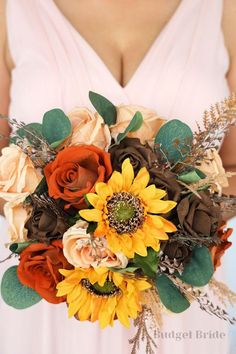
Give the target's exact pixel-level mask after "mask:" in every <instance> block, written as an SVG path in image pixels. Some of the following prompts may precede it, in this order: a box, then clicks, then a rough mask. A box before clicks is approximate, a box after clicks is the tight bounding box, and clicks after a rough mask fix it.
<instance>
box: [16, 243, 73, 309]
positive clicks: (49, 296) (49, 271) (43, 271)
mask: <svg viewBox="0 0 236 354" xmlns="http://www.w3.org/2000/svg"><path fill="white" fill-rule="evenodd" d="M71 268H72V267H71V265H70V264H69V263H68V262H67V260H66V258H65V257H64V255H63V251H62V242H61V241H60V240H56V241H53V242H52V243H51V245H49V246H46V245H45V244H43V243H33V244H31V245H30V246H28V247H27V248H26V249H25V250H24V251H23V252H22V253H21V255H20V264H19V266H18V268H17V274H18V278H19V280H20V282H21V283H22V284H23V285H26V286H28V287H29V288H32V289H34V290H35V291H37V293H39V295H41V296H42V297H43V298H44V299H45V300H47V301H48V302H51V303H53V304H58V303H60V302H63V301H65V298H64V297H57V296H56V293H57V289H56V286H57V284H58V283H59V282H60V281H62V280H63V276H62V275H61V274H60V273H59V269H71Z"/></svg>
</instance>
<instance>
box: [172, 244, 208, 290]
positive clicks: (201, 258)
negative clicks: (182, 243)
mask: <svg viewBox="0 0 236 354" xmlns="http://www.w3.org/2000/svg"><path fill="white" fill-rule="evenodd" d="M213 273H214V266H213V262H212V258H211V254H210V251H209V250H208V248H207V247H205V246H202V247H200V246H196V247H194V249H193V251H192V255H191V258H190V261H189V263H187V264H186V265H185V268H184V271H183V273H182V275H180V274H179V273H177V272H176V274H175V275H176V276H177V277H178V278H180V279H181V280H182V281H184V282H185V283H187V284H190V285H193V286H204V285H206V284H208V283H209V281H210V279H211V277H212V276H213Z"/></svg>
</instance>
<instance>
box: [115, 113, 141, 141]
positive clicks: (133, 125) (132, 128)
mask: <svg viewBox="0 0 236 354" xmlns="http://www.w3.org/2000/svg"><path fill="white" fill-rule="evenodd" d="M142 124H143V116H142V114H141V113H140V112H138V111H137V112H136V113H135V115H134V116H133V118H132V119H131V121H130V123H129V125H128V126H127V128H126V129H125V131H124V132H123V133H120V134H118V136H117V141H116V143H117V144H119V143H120V142H121V141H122V140H123V139H124V138H125V137H126V136H127V134H128V133H131V132H136V131H137V130H139V129H140V128H141V126H142Z"/></svg>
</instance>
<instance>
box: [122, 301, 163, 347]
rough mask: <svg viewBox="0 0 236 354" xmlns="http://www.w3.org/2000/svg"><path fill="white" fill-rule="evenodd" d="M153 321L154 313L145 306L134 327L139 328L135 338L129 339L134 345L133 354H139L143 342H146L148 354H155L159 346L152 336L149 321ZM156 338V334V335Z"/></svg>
mask: <svg viewBox="0 0 236 354" xmlns="http://www.w3.org/2000/svg"><path fill="white" fill-rule="evenodd" d="M150 320H151V321H152V313H151V310H150V309H149V308H147V307H146V306H145V305H144V306H143V311H142V312H141V314H140V315H139V317H138V318H136V320H134V326H135V327H137V332H136V334H135V336H134V337H133V338H131V339H129V343H130V344H133V346H132V351H131V354H138V351H139V349H140V345H141V342H146V350H145V353H146V354H155V349H154V348H157V345H156V343H155V341H154V339H153V338H152V335H150V333H149V331H150V327H149V321H150ZM154 337H155V334H154Z"/></svg>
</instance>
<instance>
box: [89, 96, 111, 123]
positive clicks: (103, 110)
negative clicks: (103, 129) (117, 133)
mask: <svg viewBox="0 0 236 354" xmlns="http://www.w3.org/2000/svg"><path fill="white" fill-rule="evenodd" d="M89 99H90V101H91V103H92V105H93V106H94V108H95V109H96V110H97V112H98V113H99V114H100V116H102V118H103V120H104V122H105V124H107V125H108V126H110V125H114V124H116V118H117V111H116V107H115V106H114V104H113V103H111V102H110V101H109V100H108V99H107V98H105V97H104V96H102V95H99V94H98V93H96V92H93V91H89Z"/></svg>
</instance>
